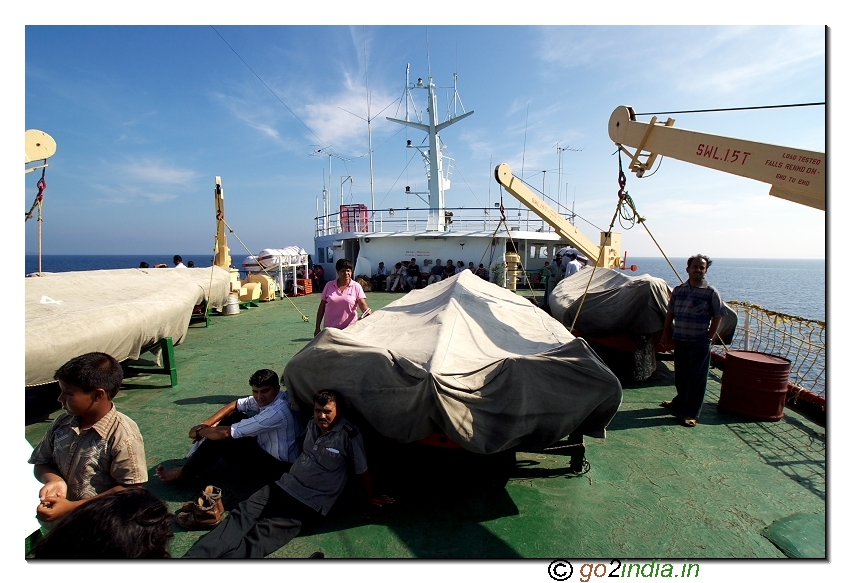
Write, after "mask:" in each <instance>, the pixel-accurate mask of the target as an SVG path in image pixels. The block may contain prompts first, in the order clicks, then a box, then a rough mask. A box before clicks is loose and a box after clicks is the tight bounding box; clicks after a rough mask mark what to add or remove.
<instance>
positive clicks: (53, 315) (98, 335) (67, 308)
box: [25, 267, 230, 387]
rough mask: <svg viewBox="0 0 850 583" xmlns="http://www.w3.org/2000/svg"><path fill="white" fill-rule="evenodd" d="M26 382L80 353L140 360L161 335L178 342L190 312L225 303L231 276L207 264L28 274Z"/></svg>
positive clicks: (41, 378) (45, 379) (40, 380)
mask: <svg viewBox="0 0 850 583" xmlns="http://www.w3.org/2000/svg"><path fill="white" fill-rule="evenodd" d="M25 282H26V284H25V310H26V386H28V387H29V386H36V385H42V384H45V383H50V382H53V375H54V373H55V372H56V370H57V369H58V368H59V367H60V366H62V365H63V364H65V363H66V362H67V361H68V360H70V359H71V358H73V357H75V356H79V355H81V354H85V353H87V352H105V353H107V354H111V355H112V356H114V357H115V358H116V359H118V360H119V361H124V360H127V359H137V358H139V355H140V354H141V353H142V352H145V351H146V350H148V349H150V348H151V347H153V346H155V345H156V344H157V343H158V342H159V341H160V340H162V339H163V338H166V337H169V336H170V337H171V338H172V339H173V341H174V343H175V344H179V343H180V342H182V341H183V338H184V337H185V336H186V332H187V330H188V328H189V320H190V319H191V317H192V310H193V309H194V307H195V306H196V305H197V304H200V303H201V302H203V301H204V300H205V299H206V300H208V304H209V306H211V307H215V308H220V307H222V306H223V305H224V304H225V302H226V301H227V297H228V295H229V293H230V274H229V273H228V272H227V270H224V269H222V268H220V267H208V268H201V269H155V268H150V269H108V270H98V271H73V272H66V273H43V274H42V275H41V276H40V277H27V278H25Z"/></svg>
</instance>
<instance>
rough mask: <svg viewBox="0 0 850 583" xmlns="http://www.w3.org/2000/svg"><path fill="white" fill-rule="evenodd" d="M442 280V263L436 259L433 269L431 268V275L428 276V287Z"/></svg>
mask: <svg viewBox="0 0 850 583" xmlns="http://www.w3.org/2000/svg"><path fill="white" fill-rule="evenodd" d="M442 279H443V262H442V261H440V260H439V259H437V261H436V262H435V263H434V267H432V268H431V275H430V276H428V285H431V284H432V283H436V282H438V281H441V280H442Z"/></svg>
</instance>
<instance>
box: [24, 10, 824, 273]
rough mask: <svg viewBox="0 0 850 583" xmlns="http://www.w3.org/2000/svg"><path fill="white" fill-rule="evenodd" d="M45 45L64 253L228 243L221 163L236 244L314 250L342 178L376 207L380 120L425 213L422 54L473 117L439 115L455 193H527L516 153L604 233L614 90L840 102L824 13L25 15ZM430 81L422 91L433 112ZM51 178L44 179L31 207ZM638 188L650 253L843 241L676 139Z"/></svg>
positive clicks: (382, 168)
mask: <svg viewBox="0 0 850 583" xmlns="http://www.w3.org/2000/svg"><path fill="white" fill-rule="evenodd" d="M25 50H26V52H25V57H24V58H25V61H24V62H25V87H24V88H25V125H26V128H37V129H41V130H44V131H46V132H47V133H49V134H50V135H52V136H53V137H54V138H55V140H56V142H57V145H58V146H57V152H56V155H55V156H53V157H52V158H51V159H50V160H49V164H50V166H49V168H48V169H47V175H46V179H47V183H48V189H47V190H46V192H45V203H44V208H43V218H44V220H43V224H42V245H43V253H45V254H146V253H150V254H173V253H180V254H183V255H194V256H197V255H203V254H209V255H212V249H213V237H214V232H215V230H214V229H215V211H214V206H213V196H212V193H213V187H214V184H215V177H216V176H221V178H222V182H223V185H224V191H225V204H226V220H227V222H228V224H229V225H230V227H231V228H232V229H233V231H234V233H235V237H238V240H234V237H233V236H231V237H230V239H229V245H230V247H231V251H232V254H233V256H234V259H235V260H237V261H238V260H240V259H241V258H244V257H245V256H246V255H248V254H249V253H248V251H249V250H250V251H251V252H252V253H256V252H258V251H260V250H261V249H265V248H270V247H274V248H279V247H286V246H289V245H298V246H301V247H304V248H305V249H307V250H308V252H312V251H313V245H312V237H313V227H314V217H315V216H316V207H317V199H318V198H320V197H321V196H322V191H323V189H325V188H327V189H328V190H329V193H330V197H331V202H332V208H334V209H336V208H337V205H338V204H339V200H340V196H341V195H342V196H343V201H344V202H345V203H362V204H366V205H367V206H369V207H372V206H373V203H372V189H370V172H369V167H370V161H369V156H368V152H369V145H368V136H369V131H370V130H371V139H372V147H373V148H372V150H373V155H372V166H373V178H372V180H373V185H374V186H373V187H372V188H373V191H374V208H376V209H388V208H390V207H394V208H403V207H406V206H411V207H420V208H421V207H422V206H424V205H423V203H422V202H421V201H420V200H418V199H416V198H415V197H412V196H410V195H406V194H405V193H404V187H405V186H407V185H410V186H411V189H412V190H414V191H415V190H417V189H419V190H424V189H425V188H426V178H425V174H424V171H423V167H422V163H421V161H420V160H419V159H418V158H415V157H414V156H412V152H411V151H410V150H408V149H406V148H405V147H404V145H405V142H406V140H407V139H412V140H414V142H416V143H419V142H420V141H421V139H422V136H423V135H424V134H423V133H421V132H418V131H416V130H408V129H405V128H404V127H402V126H400V125H398V124H394V123H392V122H389V121H387V120H386V117H387V116H392V117H403V116H404V114H405V113H404V105H403V103H402V100H403V98H404V87H405V70H406V67H407V65H408V64H410V79H411V81H415V80H416V79H417V78H418V77H423V78H426V79H427V77H428V76H429V71H430V76H431V77H432V78H433V79H434V82H435V83H436V84H437V86H438V87H440V90H439V92H438V110H439V114H440V117H441V119H443V118H445V115H446V112H447V108H448V107H449V105H450V103H449V100H450V98H451V96H452V84H453V75H454V74H455V73H457V86H458V94H459V96H460V102H459V105H458V106H456V109H455V110H454V111H456V112H457V113H462V112H463V111H471V110H474V112H475V113H474V114H473V115H472V116H470V117H469V118H468V119H466V120H463V121H461V122H460V123H458V124H456V125H454V126H452V127H450V128H448V129H447V130H445V131H444V132H443V133H442V134H441V136H442V138H443V140H444V142H445V144H446V145H447V150H446V152H445V154H446V155H448V156H451V157H452V158H454V160H455V164H456V166H455V170H454V175H453V181H452V188H451V190H449V191H448V192H447V195H446V204H447V206H448V207H464V208H473V207H475V208H482V207H491V206H492V204H493V202H494V201H496V200H498V197H499V196H501V195H504V196H505V199H506V201H505V204H506V206H508V207H515V206H518V202H517V201H515V200H514V199H513V198H512V197H511V195H510V194H507V193H502V192H501V191H500V188H499V186H498V184H496V183H495V181H494V180H493V168H494V167H495V166H496V165H497V164H499V163H502V162H507V163H509V164H510V165H511V167H512V169H513V171H514V174H515V175H517V176H521V177H523V178H524V179H525V180H526V181H527V182H528V184H529V185H531V186H532V187H534V188H536V189H538V190H543V189H544V188H545V192H546V195H547V196H548V197H550V199H551V200H553V201H560V202H561V204H563V205H567V206H568V207H569V208H570V209H573V210H574V212H575V213H576V214H577V215H578V218H577V220H576V225H577V226H578V227H579V228H580V229H581V230H582V231H583V232H585V234H587V235H588V236H589V237H590V238H591V239H592V240H596V239H597V238H598V235H597V232H598V231H599V230H602V229H604V228H606V227H607V226H608V224H609V223H610V222H611V217H612V216H613V212H614V209H615V207H616V203H617V196H616V195H617V190H618V185H617V173H618V158H617V156H616V155H615V150H616V147H615V145H614V144H613V142H612V141H611V139H610V138H609V137H608V131H607V124H608V119H609V117H610V115H611V113H612V112H613V110H614V109H615V108H616V107H617V106H619V105H630V106H632V107H633V108H634V109H635V111H636V112H638V113H642V112H668V111H683V110H694V109H717V108H733V107H754V106H764V105H779V104H799V103H812V102H823V101H825V99H826V74H825V72H826V65H825V63H826V40H825V31H824V28H823V27H822V26H816V25H810V26H721V27H718V26H669V25H665V26H563V25H562V26H542V27H532V26H500V25H490V26H482V25H472V26H466V25H461V26H418V25H411V26H316V25H312V26H227V25H219V24H216V25H214V26H210V25H194V26H83V25H74V26H67V25H60V26H55V25H51V26H38V25H27V26H26V29H25ZM367 96H368V97H369V98H370V102H371V103H370V105H369V106H367ZM423 96H424V92H423V91H419V92H415V93H414V98H416V99H418V103H417V107H419V108H422V107H424V100H423V99H422V97H423ZM370 117H371V122H370V123H367V119H369V118H370ZM660 117H661V119H666V117H667V116H660ZM671 117H674V118H675V119H676V122H675V123H676V126H677V127H682V128H687V129H694V130H697V131H704V132H708V133H714V134H721V135H727V136H734V137H739V138H744V139H750V140H756V141H762V142H769V143H775V144H780V145H786V146H791V147H796V148H802V149H808V150H816V151H821V152H822V151H825V142H826V123H825V119H826V108H825V107H824V106H813V107H796V108H786V109H768V110H759V111H736V112H712V113H700V114H682V115H674V116H671ZM639 119H641V120H642V121H648V120H649V117H647V116H642V117H640V118H639ZM559 148H562V150H559ZM320 151H321V152H320ZM327 153H332V154H333V156H328V155H327ZM559 167H560V176H559ZM38 177H39V174H38V173H33V174H29V175H27V176H26V186H25V196H24V201H23V202H24V206H25V209H24V210H26V209H28V208H29V207H30V205H31V204H32V201H33V200H34V197H35V195H36V193H37V186H36V184H37V180H38ZM349 177H350V178H349ZM544 180H545V184H544ZM626 189H627V190H628V192H629V194H630V195H631V196H632V198H633V199H634V201H635V203H636V205H637V209H638V212H639V213H640V214H641V216H643V217H645V218H646V220H647V222H646V225H647V227H648V228H649V230H650V231H651V233H652V235H653V236H654V237H655V239H656V240H657V242H658V245H656V243H655V242H653V240H652V238H651V237H650V236H649V235H648V234H647V232H646V231H645V230H644V229H641V228H635V229H632V230H630V231H623V243H622V249H623V251H626V252H627V253H628V254H629V255H630V256H634V257H647V256H659V255H660V254H661V250H663V252H664V253H666V254H667V255H669V256H673V257H682V256H688V255H691V254H693V253H697V252H700V253H704V254H707V255H709V256H712V257H726V258H732V257H766V258H767V257H789V258H823V257H824V256H825V249H826V244H825V241H826V229H825V227H826V219H825V216H826V215H825V213H824V212H823V211H819V210H816V209H811V208H808V207H804V206H801V205H798V204H795V203H792V202H788V201H785V200H781V199H777V198H774V197H771V196H769V195H768V190H769V185H766V184H763V183H759V182H756V181H753V180H750V179H746V178H742V177H738V176H734V175H731V174H726V173H722V172H718V171H715V170H710V169H705V168H701V167H698V166H695V165H692V164H688V163H685V162H680V161H677V160H674V159H672V158H671V159H662V161H661V164H660V166H657V171H656V172H655V173H653V174H652V176H650V177H647V178H642V179H638V178H637V177H636V176H634V175H633V174H631V173H629V175H628V176H627V187H626ZM565 208H566V207H565ZM615 230H622V229H621V228H619V227H618V226H617V225H615ZM789 231H790V232H793V233H794V235H793V236H789ZM24 237H25V251H26V252H27V253H35V252H37V250H38V227H37V224H36V221H35V220H31V221H29V222H28V223H26V225H25V231H24ZM659 246H660V248H661V249H659Z"/></svg>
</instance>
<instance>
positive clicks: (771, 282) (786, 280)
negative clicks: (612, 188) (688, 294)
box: [24, 254, 826, 321]
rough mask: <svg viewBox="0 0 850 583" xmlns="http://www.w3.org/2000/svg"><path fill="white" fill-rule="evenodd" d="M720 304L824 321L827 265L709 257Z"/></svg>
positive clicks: (656, 270) (94, 258)
mask: <svg viewBox="0 0 850 583" xmlns="http://www.w3.org/2000/svg"><path fill="white" fill-rule="evenodd" d="M171 260H172V256H171V255H43V256H42V258H41V269H42V271H48V272H64V271H92V270H97V269H130V268H134V267H138V266H139V264H140V262H142V261H145V262H147V263H148V264H149V265H151V266H153V265H156V264H157V263H166V264H167V265H169V266H170V265H172V261H171ZM189 261H194V262H195V265H196V266H198V267H208V266H210V265H211V264H212V257H211V256H209V255H207V256H200V255H199V256H197V257H195V256H191V255H184V256H183V263H188V262H189ZM626 262H627V267H630V266H631V265H636V266H637V269H636V270H635V271H631V270H627V271H625V272H624V273H626V274H628V275H641V274H645V273H646V274H649V275H652V276H654V277H660V278H662V279H664V280H665V281H666V282H667V283H668V284H670V285H671V286H676V285H678V284H679V278H678V277H677V276H676V273H675V272H674V271H673V269H672V268H671V267H670V265H668V263H667V261H666V260H665V259H664V258H663V257H627V258H626ZM670 262H671V263H672V264H673V267H675V268H676V271H677V272H678V273H679V275H680V276H681V277H682V279H687V273H686V272H685V269H686V266H687V258H684V257H674V258H670ZM24 263H25V269H26V274H30V273H37V272H38V256H37V255H35V254H27V255H25V262H24ZM706 278H707V279H708V281H709V283H710V284H711V285H713V286H714V287H715V288H717V289H718V291H719V292H720V295H721V297H722V298H723V299H724V300H727V301H728V300H738V301H742V302H751V303H754V304H758V305H760V306H761V307H763V308H765V309H767V310H773V311H775V312H783V313H785V314H788V315H791V316H800V317H802V318H809V319H812V320H822V321H826V261H825V260H823V259H722V258H712V265H711V267H710V268H709V270H708V274H707V276H706Z"/></svg>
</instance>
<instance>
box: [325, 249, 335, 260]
mask: <svg viewBox="0 0 850 583" xmlns="http://www.w3.org/2000/svg"><path fill="white" fill-rule="evenodd" d="M327 250H328V252H327V263H333V262H334V248H333V247H328V248H327Z"/></svg>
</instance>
